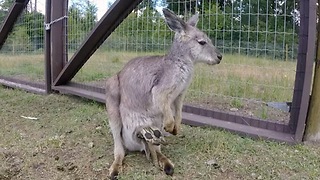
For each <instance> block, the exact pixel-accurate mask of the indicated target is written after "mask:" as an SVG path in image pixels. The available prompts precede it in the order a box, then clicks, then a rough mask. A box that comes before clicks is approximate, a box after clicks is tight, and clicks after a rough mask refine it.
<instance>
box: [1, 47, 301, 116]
mask: <svg viewBox="0 0 320 180" xmlns="http://www.w3.org/2000/svg"><path fill="white" fill-rule="evenodd" d="M154 54H157V55H159V54H161V53H137V52H114V51H110V52H109V51H97V52H96V53H94V54H93V56H92V57H91V58H90V59H89V61H88V62H87V63H86V64H85V65H84V67H83V68H82V69H81V70H80V71H79V72H78V74H77V75H76V76H75V77H74V79H73V80H74V81H76V82H82V83H88V84H93V85H98V86H100V87H103V86H104V83H103V81H104V80H105V79H106V78H108V77H110V76H112V75H114V74H116V73H117V72H118V71H119V70H120V69H121V68H122V67H123V66H124V64H125V63H126V62H127V61H129V60H130V59H132V58H134V57H138V56H144V55H154ZM43 57H44V56H43V55H15V56H13V55H3V56H1V57H0V75H7V76H15V77H18V78H23V79H31V80H33V81H34V80H35V81H43V80H44V75H43V74H44V61H43ZM69 57H71V54H70V55H69ZM295 66H296V63H295V62H294V61H290V62H285V61H279V60H271V59H263V58H255V57H248V56H243V55H228V54H226V55H224V57H223V61H222V62H221V63H220V64H219V65H216V66H208V65H205V64H198V65H197V66H196V69H195V75H194V78H193V82H192V83H191V86H190V88H189V90H188V94H187V96H186V102H187V103H190V104H198V105H199V104H201V105H203V106H206V107H208V108H218V109H220V110H223V111H228V110H229V109H230V108H234V107H235V108H238V109H239V112H240V113H241V114H245V115H246V114H250V115H254V116H256V117H259V118H262V119H274V118H278V117H281V118H280V119H286V121H287V120H288V117H289V116H288V114H283V113H282V112H279V113H273V112H274V111H265V112H266V113H261V111H264V109H263V108H265V107H264V106H265V105H263V104H261V103H260V104H256V103H255V104H252V103H251V101H252V100H254V101H257V102H269V101H278V102H284V101H291V99H292V94H293V86H294V78H295ZM235 99H236V100H235ZM222 100H223V101H222ZM220 101H221V103H219V104H217V102H220ZM235 101H237V102H235ZM256 108H258V110H257V109H256ZM247 109H249V110H247ZM275 111H277V110H275ZM247 112H248V113H247ZM279 114H280V115H279ZM278 119H279V118H278Z"/></svg>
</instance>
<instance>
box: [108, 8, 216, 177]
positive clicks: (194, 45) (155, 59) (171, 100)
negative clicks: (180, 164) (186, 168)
mask: <svg viewBox="0 0 320 180" xmlns="http://www.w3.org/2000/svg"><path fill="white" fill-rule="evenodd" d="M163 14H164V17H165V20H166V23H167V25H168V26H169V28H170V29H171V30H173V31H174V32H175V36H174V40H173V43H172V47H171V49H170V51H169V52H168V53H167V54H166V55H164V56H148V57H139V58H135V59H132V60H130V61H129V62H128V63H127V64H126V65H125V66H124V68H123V69H122V70H121V71H120V72H119V73H117V74H116V75H115V76H113V77H111V78H109V79H108V80H107V82H106V107H107V112H108V115H109V125H110V128H111V132H112V135H113V140H114V162H113V164H112V165H111V167H110V177H111V179H117V176H118V173H119V171H120V169H121V166H122V161H123V159H124V156H125V150H128V151H144V152H145V153H146V156H147V158H150V157H151V159H152V162H153V163H154V165H156V166H160V167H161V168H162V169H163V170H164V171H165V173H166V174H168V175H172V174H173V171H174V169H173V168H174V165H173V164H172V162H171V161H170V160H169V159H168V158H167V157H166V156H164V155H163V154H162V153H161V150H160V146H161V144H163V143H164V142H165V141H164V137H163V132H164V131H163V130H165V131H167V132H169V133H171V134H174V135H176V134H177V133H178V132H179V129H180V125H181V118H182V117H181V114H182V101H183V99H184V96H185V93H186V90H187V88H188V86H189V85H190V82H191V78H192V75H193V70H194V64H195V63H197V62H205V63H207V64H210V65H214V64H219V63H220V61H221V59H222V55H221V54H220V52H219V51H218V50H217V48H216V47H215V46H213V44H212V42H211V40H210V39H209V38H208V37H207V35H206V34H205V33H204V32H202V31H200V30H199V29H197V28H196V27H195V26H196V24H197V22H198V19H199V15H198V13H197V14H195V15H194V16H192V17H191V18H190V19H189V20H188V22H184V21H183V20H182V19H180V18H179V17H177V16H176V15H175V14H174V13H173V12H172V11H170V10H168V9H163Z"/></svg>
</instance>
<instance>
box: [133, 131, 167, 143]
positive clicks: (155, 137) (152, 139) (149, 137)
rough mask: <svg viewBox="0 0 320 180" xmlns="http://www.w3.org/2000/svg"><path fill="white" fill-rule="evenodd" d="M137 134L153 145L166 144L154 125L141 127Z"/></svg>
mask: <svg viewBox="0 0 320 180" xmlns="http://www.w3.org/2000/svg"><path fill="white" fill-rule="evenodd" d="M137 136H138V138H140V139H144V140H145V141H146V142H147V143H151V144H153V145H160V144H166V141H165V139H164V137H163V135H162V133H161V131H160V129H158V128H156V127H145V128H142V129H141V131H139V132H138V134H137Z"/></svg>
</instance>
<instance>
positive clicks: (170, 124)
mask: <svg viewBox="0 0 320 180" xmlns="http://www.w3.org/2000/svg"><path fill="white" fill-rule="evenodd" d="M164 130H165V131H167V132H169V133H171V134H173V130H174V122H173V121H170V122H168V123H165V124H164Z"/></svg>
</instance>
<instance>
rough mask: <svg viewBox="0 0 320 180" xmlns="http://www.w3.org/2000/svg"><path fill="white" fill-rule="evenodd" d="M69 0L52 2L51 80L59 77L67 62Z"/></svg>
mask: <svg viewBox="0 0 320 180" xmlns="http://www.w3.org/2000/svg"><path fill="white" fill-rule="evenodd" d="M67 9H68V0H54V1H51V22H50V31H51V32H50V41H51V47H50V48H51V79H52V82H54V81H55V79H56V78H57V77H58V75H59V74H60V72H61V71H62V69H63V67H64V65H65V64H66V62H67V53H66V32H67V31H66V28H67V26H66V22H67V18H66V17H67Z"/></svg>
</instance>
